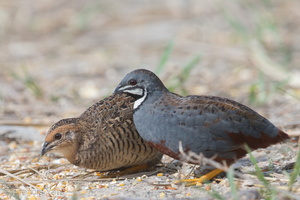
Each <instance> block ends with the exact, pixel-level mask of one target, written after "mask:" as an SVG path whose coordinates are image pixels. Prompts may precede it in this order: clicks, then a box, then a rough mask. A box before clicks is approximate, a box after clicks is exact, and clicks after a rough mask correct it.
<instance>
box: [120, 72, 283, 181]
mask: <svg viewBox="0 0 300 200" xmlns="http://www.w3.org/2000/svg"><path fill="white" fill-rule="evenodd" d="M120 92H122V93H126V94H129V95H131V96H132V97H133V98H134V99H135V102H134V109H133V112H134V114H133V121H134V124H135V126H136V128H137V130H138V132H139V134H140V135H141V137H142V138H143V139H144V140H145V141H147V142H148V143H149V144H150V145H151V146H152V147H154V148H156V149H157V150H159V151H160V152H162V153H164V154H167V155H169V156H170V157H172V158H175V159H180V155H181V154H180V151H179V142H181V143H182V148H183V151H184V152H188V151H192V152H195V153H197V154H200V153H202V154H203V155H204V156H205V157H208V158H213V159H214V160H216V161H218V162H220V163H223V162H226V164H227V165H230V164H232V163H233V162H235V161H236V160H237V159H239V158H241V157H243V156H245V155H246V154H247V151H246V150H245V149H244V145H245V144H246V145H248V146H249V147H250V148H251V149H252V150H255V149H258V148H265V147H268V146H270V145H272V144H276V143H278V142H281V141H283V140H285V139H288V138H289V136H288V135H287V134H286V133H284V132H283V131H282V130H280V129H279V128H277V127H276V126H274V125H273V124H272V123H271V122H270V121H268V120H267V119H266V118H264V117H262V116H261V115H259V114H258V113H257V112H255V111H253V110H252V109H250V108H248V107H247V106H245V105H242V104H240V103H238V102H236V101H233V100H230V99H226V98H221V97H215V96H204V95H203V96H196V95H191V96H186V97H182V96H179V95H177V94H174V93H172V92H170V91H169V90H168V89H167V88H166V87H165V86H164V84H163V83H162V81H161V80H160V79H159V78H158V77H157V76H156V75H155V74H154V73H152V72H151V71H148V70H145V69H138V70H135V71H132V72H130V73H128V74H127V75H126V76H125V77H124V78H123V80H122V81H121V82H120V84H119V85H118V86H117V88H116V89H115V93H120ZM221 171H222V170H220V169H216V170H214V171H212V172H210V173H209V174H207V175H206V176H203V177H201V178H200V179H197V180H195V181H199V182H203V181H204V180H209V179H211V178H212V177H214V176H216V175H217V174H219V173H220V172H221Z"/></svg>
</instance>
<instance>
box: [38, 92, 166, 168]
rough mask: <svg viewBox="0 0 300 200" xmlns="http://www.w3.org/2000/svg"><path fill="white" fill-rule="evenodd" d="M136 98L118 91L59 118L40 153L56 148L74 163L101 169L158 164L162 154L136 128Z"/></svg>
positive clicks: (49, 132)
mask: <svg viewBox="0 0 300 200" xmlns="http://www.w3.org/2000/svg"><path fill="white" fill-rule="evenodd" d="M133 102H134V98H132V97H131V96H128V95H126V94H115V95H112V96H110V97H107V98H105V99H103V100H101V101H99V102H98V103H96V104H94V105H93V106H91V107H90V108H88V109H87V110H86V111H85V112H84V113H83V114H82V115H80V116H79V117H78V118H68V119H62V120H60V121H58V122H57V123H55V124H53V125H52V127H51V128H50V129H49V131H48V133H47V135H46V138H45V142H44V144H43V149H42V152H41V155H44V154H46V153H47V152H57V153H60V154H62V155H63V156H64V157H65V158H66V159H67V160H68V161H69V162H70V163H72V164H74V165H77V166H80V167H84V168H89V169H95V170H98V171H108V170H112V169H118V168H123V167H130V166H137V165H149V166H151V165H154V164H157V163H158V162H159V161H160V159H161V157H162V154H161V153H160V152H159V151H158V150H156V149H154V148H153V147H151V146H149V145H148V144H146V143H145V142H144V140H143V139H142V138H141V137H140V136H139V134H138V132H137V131H136V128H135V126H134V124H133V120H132V110H133V108H132V107H133Z"/></svg>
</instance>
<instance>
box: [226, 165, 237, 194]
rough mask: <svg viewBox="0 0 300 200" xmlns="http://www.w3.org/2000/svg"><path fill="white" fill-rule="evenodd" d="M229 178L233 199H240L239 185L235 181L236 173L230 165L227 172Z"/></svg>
mask: <svg viewBox="0 0 300 200" xmlns="http://www.w3.org/2000/svg"><path fill="white" fill-rule="evenodd" d="M227 178H228V181H229V185H230V191H231V195H232V198H231V199H233V200H238V193H237V187H236V185H235V183H234V173H233V168H232V167H230V168H229V170H228V172H227Z"/></svg>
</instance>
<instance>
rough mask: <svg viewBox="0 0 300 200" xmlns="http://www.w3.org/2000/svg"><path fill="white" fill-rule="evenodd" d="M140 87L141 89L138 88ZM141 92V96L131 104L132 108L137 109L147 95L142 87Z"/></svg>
mask: <svg viewBox="0 0 300 200" xmlns="http://www.w3.org/2000/svg"><path fill="white" fill-rule="evenodd" d="M140 89H141V88H140ZM143 93H144V94H143V96H142V97H141V98H139V99H137V100H136V101H135V102H134V104H133V109H134V110H135V109H137V108H138V107H139V106H140V105H141V104H142V103H143V102H144V101H145V99H146V97H147V90H146V89H144V91H143Z"/></svg>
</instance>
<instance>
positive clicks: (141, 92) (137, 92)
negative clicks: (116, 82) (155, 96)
mask: <svg viewBox="0 0 300 200" xmlns="http://www.w3.org/2000/svg"><path fill="white" fill-rule="evenodd" d="M119 90H121V91H122V92H126V93H129V94H132V95H134V96H138V97H139V98H138V99H137V100H136V101H135V102H134V105H133V109H134V110H135V109H137V108H138V107H139V106H140V105H141V104H142V103H143V102H144V101H145V99H146V97H147V90H146V89H143V88H140V87H132V86H131V85H127V86H123V87H121V88H119Z"/></svg>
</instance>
